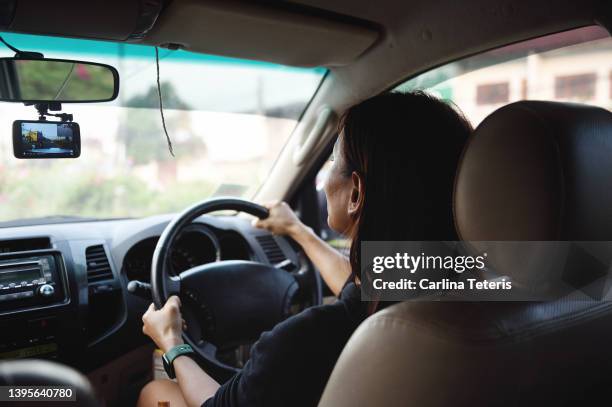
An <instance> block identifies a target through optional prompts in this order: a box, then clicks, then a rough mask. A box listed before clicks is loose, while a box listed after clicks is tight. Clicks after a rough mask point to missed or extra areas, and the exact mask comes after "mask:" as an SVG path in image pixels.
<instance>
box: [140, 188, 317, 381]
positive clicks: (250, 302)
mask: <svg viewBox="0 0 612 407" xmlns="http://www.w3.org/2000/svg"><path fill="white" fill-rule="evenodd" d="M219 210H235V211H241V212H245V213H248V214H250V215H254V216H256V217H259V218H261V219H264V218H266V217H268V214H269V213H268V210H267V209H266V208H264V207H263V206H260V205H257V204H255V203H253V202H249V201H245V200H242V199H234V198H216V199H209V200H205V201H203V202H200V203H197V204H195V205H193V206H191V207H189V208H187V209H186V210H184V211H183V212H182V213H181V214H179V215H178V216H176V218H174V219H173V220H172V221H171V222H170V223H169V224H168V226H166V228H165V229H164V231H163V233H162V235H161V237H160V238H159V240H158V242H157V246H156V247H155V252H154V254H153V263H152V265H151V293H152V296H153V301H154V303H155V306H156V307H157V308H158V309H159V308H161V307H162V306H163V305H164V303H165V302H166V300H167V299H168V298H169V297H170V296H171V295H178V296H179V298H180V299H181V303H182V307H181V308H182V309H181V311H182V314H183V317H184V319H185V322H186V323H187V329H186V330H185V331H184V332H183V339H184V340H185V342H186V343H188V344H189V345H191V347H192V348H193V349H194V351H195V352H196V355H197V357H198V359H199V362H200V364H201V365H202V366H203V367H204V368H205V369H206V371H207V373H208V374H210V375H211V376H212V377H213V378H215V379H217V380H218V381H220V382H223V381H225V380H227V379H228V378H229V377H231V376H232V375H234V374H235V373H236V372H237V371H238V370H239V369H238V368H236V367H233V366H230V365H228V364H227V363H225V362H223V361H221V360H219V358H218V356H217V350H218V349H230V348H233V347H236V346H237V345H240V344H244V343H249V342H252V341H254V340H255V339H257V338H258V336H259V335H260V334H261V332H263V331H265V330H269V329H271V328H272V327H274V326H275V325H276V324H277V323H279V322H280V321H282V320H283V319H285V318H287V317H288V316H289V315H290V311H291V306H292V304H293V303H294V302H295V300H296V299H297V298H299V297H300V296H303V295H304V294H307V293H309V294H311V295H312V298H313V301H312V302H313V303H314V304H315V305H318V304H319V303H320V301H321V282H320V277H319V275H318V273H317V272H316V271H315V269H314V268H313V267H306V268H305V270H303V271H301V272H300V273H295V274H292V273H290V272H288V271H286V270H283V269H280V268H277V267H275V266H274V265H270V264H265V263H261V262H255V261H243V260H221V261H217V262H213V263H208V264H203V265H199V266H196V267H193V268H190V269H188V270H185V271H183V272H181V273H180V274H178V275H173V273H172V270H171V266H170V257H171V256H170V255H171V250H172V247H174V243H175V242H176V241H177V239H178V238H179V236H180V235H181V231H182V230H183V229H184V228H185V227H186V226H188V225H189V224H191V222H192V221H193V220H194V219H196V218H198V217H199V216H201V215H204V214H207V213H210V212H214V211H219Z"/></svg>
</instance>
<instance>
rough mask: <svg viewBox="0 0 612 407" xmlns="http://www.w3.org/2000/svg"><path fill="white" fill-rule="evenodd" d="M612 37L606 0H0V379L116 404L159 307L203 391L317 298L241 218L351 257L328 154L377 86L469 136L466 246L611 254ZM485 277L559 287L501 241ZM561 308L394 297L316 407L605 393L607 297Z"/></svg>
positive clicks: (462, 209) (154, 354)
mask: <svg viewBox="0 0 612 407" xmlns="http://www.w3.org/2000/svg"><path fill="white" fill-rule="evenodd" d="M610 30H612V3H610V2H606V1H603V0H585V1H582V2H575V1H570V0H559V1H556V2H551V1H546V0H532V1H521V0H488V1H485V0H469V1H462V2H457V1H450V0H440V1H435V2H432V1H423V0H413V1H406V2H400V1H392V0H384V1H379V2H370V1H355V0H353V1H347V0H334V1H321V0H274V1H266V0H263V1H244V0H225V1H220V0H106V1H101V0H90V1H87V2H82V1H74V0H59V1H56V2H46V3H41V2H35V1H32V0H0V37H1V38H0V42H2V44H0V101H2V103H0V118H2V119H6V120H0V133H1V132H2V131H4V132H6V133H7V134H2V135H1V140H0V152H1V154H2V156H1V157H0V332H1V333H0V385H2V386H6V385H15V386H19V385H35V384H36V385H66V386H74V388H76V389H78V392H79V394H81V395H83V396H82V397H80V398H79V399H78V400H77V404H76V405H87V406H89V405H106V406H128V405H135V403H136V401H137V399H138V395H139V393H140V391H141V389H142V388H143V386H144V385H145V384H146V383H148V382H149V381H150V380H152V379H153V378H160V377H163V374H164V373H163V368H161V363H162V362H161V360H160V351H159V350H156V349H155V345H154V343H153V342H151V340H150V339H149V338H147V337H146V336H145V335H144V334H143V332H142V320H141V317H142V315H143V313H144V312H145V311H146V310H147V307H148V306H149V304H150V303H151V302H154V303H155V304H156V306H158V307H159V306H161V305H163V304H164V302H165V301H166V300H167V299H168V297H169V296H170V295H172V294H175V293H177V294H179V295H180V297H181V300H182V302H183V312H184V316H185V321H186V323H187V330H186V331H185V338H184V339H185V341H186V342H187V343H188V344H190V345H191V346H192V347H193V348H194V350H195V351H196V357H197V361H198V363H199V364H200V365H201V366H202V368H203V369H204V370H205V371H206V372H208V373H209V374H210V375H211V376H212V377H213V378H215V379H216V380H217V381H219V382H220V383H223V382H224V381H227V380H228V379H229V378H230V377H231V376H232V375H233V374H235V373H236V372H237V371H239V370H240V368H241V367H242V366H244V364H245V363H246V361H248V359H249V350H250V347H251V345H252V344H253V343H254V342H255V341H256V340H257V338H258V337H259V336H260V335H261V333H262V332H264V331H266V330H269V329H271V328H272V327H274V326H275V325H276V324H277V323H278V322H280V321H282V320H284V319H286V318H287V317H289V316H291V315H294V314H296V313H299V312H300V311H302V310H304V309H306V308H309V307H312V306H317V305H321V304H326V303H329V302H332V301H334V300H335V298H334V296H333V294H332V293H331V291H330V289H329V288H328V287H327V286H326V285H325V283H324V282H323V281H322V279H321V278H320V275H319V273H318V271H317V269H316V268H315V267H314V266H313V264H312V263H311V262H310V260H309V259H308V258H307V257H306V255H305V254H304V252H303V251H302V249H301V248H300V246H299V245H297V244H296V242H294V241H293V240H292V239H290V238H288V237H285V236H279V235H274V234H272V233H270V232H268V231H266V230H263V229H258V228H255V227H254V226H253V225H252V219H253V218H265V217H266V216H267V210H266V209H265V208H264V207H263V206H261V205H262V204H263V203H265V202H270V201H276V200H284V201H286V202H288V203H289V204H290V206H291V207H292V208H293V209H294V210H296V213H297V214H298V215H299V217H300V219H301V220H302V221H303V222H304V223H305V224H307V225H308V226H310V227H311V228H312V229H313V230H314V231H315V232H316V233H317V234H318V235H319V236H320V237H321V238H322V239H323V240H325V241H327V242H328V243H329V244H330V245H332V246H333V247H334V248H337V249H338V250H339V251H341V252H343V253H346V252H347V250H348V246H347V245H348V240H346V237H344V236H341V235H338V234H337V233H335V232H334V231H332V230H331V229H330V228H329V226H328V225H327V221H326V220H327V208H326V204H325V196H324V192H323V189H322V183H323V182H324V180H325V176H326V174H327V171H328V170H329V160H328V158H329V156H330V154H331V151H332V148H333V144H334V142H335V140H336V138H337V136H338V134H337V125H338V121H339V118H340V117H341V115H342V113H343V112H344V111H345V110H346V109H347V108H348V107H350V106H352V105H353V104H355V103H358V102H360V101H363V100H365V99H367V98H368V97H371V96H374V95H377V94H380V93H383V92H386V91H414V90H423V91H426V92H428V93H430V94H432V95H434V96H436V97H439V98H441V99H444V100H446V101H448V102H449V103H452V104H453V105H454V106H456V107H458V108H459V109H460V110H461V111H462V112H463V114H464V115H465V117H466V118H467V119H468V120H469V121H470V122H471V124H472V125H473V126H474V128H475V130H474V132H473V134H472V135H471V137H470V139H469V141H468V144H467V146H466V147H465V149H464V151H463V154H462V157H461V160H460V164H459V166H458V168H457V174H456V179H455V186H454V191H453V194H454V198H453V199H454V202H453V209H454V223H455V225H456V229H457V233H458V235H459V237H460V238H461V240H465V241H590V242H598V241H601V242H605V241H609V240H612V215H611V214H610V210H611V209H608V208H612V193H611V192H610V190H611V189H610V187H611V186H612V160H610V157H612V112H611V111H610V109H612V38H611V37H610V33H611V31H610ZM43 55H44V56H43ZM75 60H76V62H77V63H75ZM67 64H69V65H70V67H69V72H68V73H67V75H68V76H66V73H65V72H64V73H61V72H63V71H61V70H62V69H66V65H67ZM56 73H57V75H56ZM28 77H29V78H30V79H31V80H32V83H28ZM72 77H74V79H70V80H68V79H67V78H72ZM45 83H49V84H52V85H50V86H52V89H54V90H53V91H51V92H50V93H49V94H48V95H44V96H40V93H41V92H43V91H44V89H43V88H44V86H42V87H41V86H39V85H40V84H45ZM58 88H59V90H57V92H56V91H55V89H58ZM52 117H55V118H59V119H60V120H59V121H55V119H52ZM410 120H411V118H410V112H407V113H406V121H407V122H408V123H409V121H410ZM11 122H13V126H12V127H11V126H10V123H11ZM2 123H3V124H4V125H2ZM55 123H58V124H57V126H56V124H55ZM77 123H78V124H77ZM1 128H4V130H2V129H1ZM9 128H10V129H9ZM9 132H10V133H11V134H12V135H13V136H12V137H11V134H8V133H9ZM406 136H407V137H408V136H410V135H409V134H407V135H406ZM439 148H440V149H443V148H444V145H440V146H439ZM49 158H51V159H49ZM54 158H55V159H54ZM57 158H61V159H57ZM397 216H398V217H399V216H402V217H403V216H410V214H408V213H398V214H397ZM606 260H607V262H608V263H607V264H608V265H609V264H610V262H611V261H612V256H609V257H608V258H607V259H606ZM497 267H498V270H497V271H498V272H499V273H501V274H502V275H504V276H507V278H509V279H511V280H512V281H513V282H516V284H519V285H524V286H530V287H540V286H542V287H546V289H549V288H550V286H551V285H554V281H556V280H555V278H553V276H551V275H548V274H547V272H548V271H550V268H546V267H542V270H541V272H538V273H537V275H533V272H532V271H530V272H529V273H528V272H527V270H533V267H525V263H524V262H523V261H522V259H521V258H520V256H517V255H514V256H513V253H512V252H511V251H510V252H509V253H506V255H505V256H504V261H503V262H502V263H501V264H498V265H497ZM608 268H609V267H608ZM19 273H23V274H21V275H20V277H16V275H17V274H19ZM26 276H27V277H26ZM583 277H584V278H587V279H588V278H590V277H589V276H583ZM593 278H595V277H593ZM597 278H599V276H597ZM604 278H608V277H607V272H606V276H604ZM22 280H23V281H22ZM606 281H607V280H606ZM582 294H584V293H582V292H577V293H573V294H572V295H569V296H566V297H563V298H560V299H558V300H555V301H520V302H501V301H500V302H424V301H423V302H414V301H405V302H400V303H398V304H394V305H391V306H389V307H387V308H385V309H384V310H382V311H380V312H378V313H376V314H374V315H372V316H371V317H369V318H368V319H366V320H365V321H364V322H363V323H362V324H361V326H360V327H359V328H358V329H357V331H356V332H355V333H354V334H353V335H352V337H351V339H350V340H349V342H348V343H347V345H346V347H345V348H344V350H343V352H342V354H341V355H340V358H339V360H338V362H337V364H336V366H335V368H334V370H333V372H332V374H331V377H330V379H329V381H328V382H327V385H326V388H325V391H324V393H323V395H322V397H321V400H320V402H319V406H325V407H329V406H412V405H414V406H451V405H452V406H474V405H477V406H480V405H482V406H502V405H503V406H510V405H511V406H532V405H533V406H536V405H538V406H540V405H555V406H559V405H562V406H569V405H595V403H598V404H599V403H601V400H609V398H610V396H612V355H611V354H610V353H609V352H607V351H606V349H607V346H608V344H610V343H612V329H611V328H610V327H612V302H609V301H608V300H601V299H593V298H591V297H589V296H587V297H586V298H585V297H584V295H582ZM0 404H2V401H0ZM66 405H75V403H69V404H66Z"/></svg>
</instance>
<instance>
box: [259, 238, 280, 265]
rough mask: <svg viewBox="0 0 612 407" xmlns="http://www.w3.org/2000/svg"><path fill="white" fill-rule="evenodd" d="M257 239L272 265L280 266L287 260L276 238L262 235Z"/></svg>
mask: <svg viewBox="0 0 612 407" xmlns="http://www.w3.org/2000/svg"><path fill="white" fill-rule="evenodd" d="M256 239H257V242H258V243H259V245H260V246H261V248H262V249H263V251H264V253H265V254H266V257H267V258H268V261H269V262H270V263H271V264H278V263H280V262H282V261H285V260H286V259H287V257H286V256H285V254H284V253H283V251H282V250H281V248H280V246H279V245H278V243H276V240H275V239H274V236H270V235H262V236H257V237H256Z"/></svg>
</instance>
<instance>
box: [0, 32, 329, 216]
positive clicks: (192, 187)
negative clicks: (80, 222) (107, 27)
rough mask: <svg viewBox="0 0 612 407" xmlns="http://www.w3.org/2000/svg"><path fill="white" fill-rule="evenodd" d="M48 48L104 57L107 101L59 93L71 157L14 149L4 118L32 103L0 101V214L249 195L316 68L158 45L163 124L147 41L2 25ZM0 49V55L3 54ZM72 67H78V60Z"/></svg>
mask: <svg viewBox="0 0 612 407" xmlns="http://www.w3.org/2000/svg"><path fill="white" fill-rule="evenodd" d="M2 37H3V38H4V39H5V40H6V41H8V42H9V43H10V44H11V45H14V46H15V47H17V48H19V49H22V50H26V51H38V52H42V53H44V55H45V57H48V58H69V59H80V60H88V61H94V62H101V63H106V64H110V65H112V66H114V67H116V68H117V70H118V71H119V76H120V91H119V97H118V99H117V100H115V101H113V102H107V103H93V104H64V105H63V111H64V112H67V113H71V114H73V115H74V121H75V122H78V123H79V125H80V128H81V143H82V151H81V157H80V158H77V159H52V160H18V159H16V158H15V157H14V156H13V149H12V136H11V134H12V130H11V124H12V122H13V121H14V120H17V119H29V120H36V119H37V117H38V116H37V114H36V111H35V109H34V108H33V107H32V106H29V107H28V106H24V105H21V104H17V103H0V120H1V125H0V222H2V221H8V220H23V219H31V218H40V217H48V218H52V217H60V218H64V219H69V218H70V217H85V218H96V219H101V218H117V217H142V216H147V215H153V214H159V213H170V212H175V211H178V210H181V209H183V208H184V207H186V206H188V205H190V204H192V203H194V202H197V201H199V200H202V199H205V198H207V197H211V196H214V195H224V196H239V197H249V196H251V195H252V194H253V193H254V192H255V191H256V190H257V188H258V187H259V186H260V184H261V183H262V182H263V181H264V180H265V178H266V176H267V174H268V172H269V170H270V168H271V166H272V165H273V163H274V161H275V159H276V156H277V155H278V154H279V153H280V151H281V149H282V148H283V146H284V144H285V142H286V141H287V139H288V137H289V135H290V133H291V132H292V130H293V129H294V127H295V125H296V123H297V120H298V119H299V117H300V115H301V113H302V111H303V110H304V108H305V107H306V105H307V103H308V102H309V100H310V99H311V97H312V95H313V94H314V92H315V91H316V89H317V87H318V86H319V83H320V81H321V79H322V77H323V75H324V74H325V69H322V68H316V69H303V68H292V67H285V66H279V65H275V64H268V63H262V62H253V61H244V60H237V59H232V58H222V57H216V56H209V55H201V54H195V53H190V52H186V51H170V50H167V49H160V50H159V57H160V81H161V90H162V95H163V105H164V113H165V119H166V125H167V128H168V132H169V136H170V139H171V141H172V144H173V149H174V154H175V157H172V156H171V155H170V153H169V150H168V145H167V141H166V137H165V135H164V132H163V128H162V124H161V118H160V111H159V102H158V94H157V82H156V65H155V49H154V48H153V47H148V46H141V45H132V44H117V43H107V42H99V41H89V40H87V41H86V40H74V39H63V38H53V37H42V36H32V35H21V34H9V33H2ZM12 55H13V53H12V52H11V51H9V50H8V49H0V56H12ZM77 74H78V72H77Z"/></svg>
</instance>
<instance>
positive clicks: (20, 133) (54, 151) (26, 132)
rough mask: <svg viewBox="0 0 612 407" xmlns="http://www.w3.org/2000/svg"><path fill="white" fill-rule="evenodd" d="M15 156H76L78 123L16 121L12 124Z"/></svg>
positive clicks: (78, 140) (78, 135)
mask: <svg viewBox="0 0 612 407" xmlns="http://www.w3.org/2000/svg"><path fill="white" fill-rule="evenodd" d="M13 131H14V134H13V144H14V151H15V157H17V158H76V157H78V156H79V155H80V134H79V125H78V124H77V123H74V122H45V121H21V120H20V121H17V122H15V123H14V124H13Z"/></svg>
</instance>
